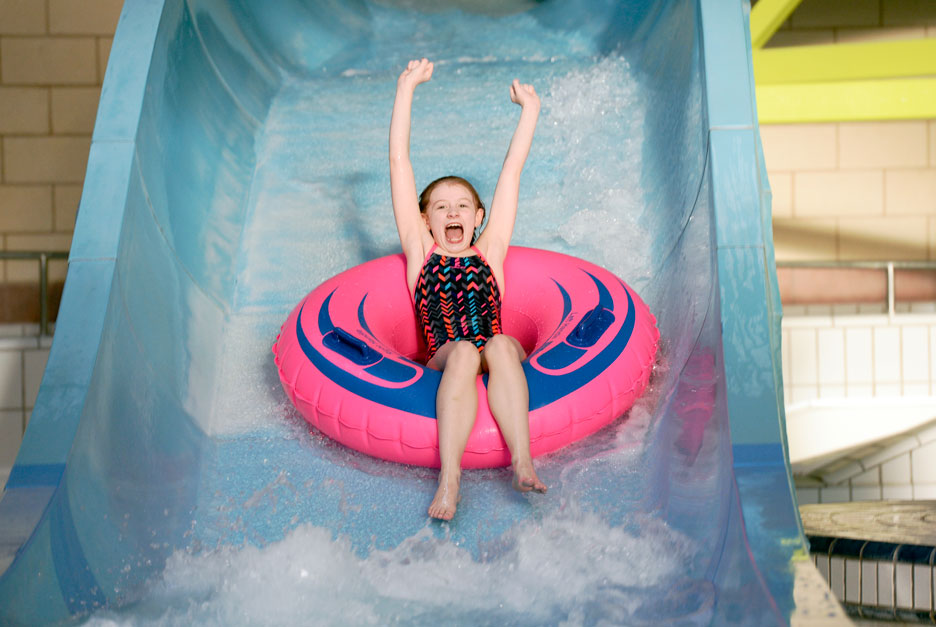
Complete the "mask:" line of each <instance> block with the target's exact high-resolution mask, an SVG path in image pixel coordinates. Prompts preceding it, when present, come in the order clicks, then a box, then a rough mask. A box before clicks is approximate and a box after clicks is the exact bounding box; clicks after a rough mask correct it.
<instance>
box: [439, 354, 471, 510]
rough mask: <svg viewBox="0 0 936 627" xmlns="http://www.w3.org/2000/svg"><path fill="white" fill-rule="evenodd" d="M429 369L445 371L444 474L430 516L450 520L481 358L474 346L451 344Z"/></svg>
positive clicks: (441, 446) (442, 390)
mask: <svg viewBox="0 0 936 627" xmlns="http://www.w3.org/2000/svg"><path fill="white" fill-rule="evenodd" d="M429 366H430V367H432V368H436V369H439V370H442V381H441V383H439V391H438V392H437V393H436V417H437V419H438V423H439V425H438V426H439V456H440V457H441V459H442V470H441V471H440V472H439V488H438V490H437V491H436V494H435V497H434V498H433V499H432V503H431V504H430V505H429V515H430V516H432V517H433V518H441V519H442V520H451V519H452V517H453V516H454V515H455V508H456V506H457V505H458V500H459V485H460V482H461V460H462V455H463V454H464V452H465V446H466V445H467V444H468V437H469V436H470V435H471V429H472V427H474V423H475V418H476V417H477V414H478V388H477V376H478V372H479V370H480V367H481V356H480V355H479V354H478V349H477V348H475V345H474V344H472V343H471V342H449V343H448V344H446V345H445V346H443V347H442V348H440V349H439V352H438V353H436V354H435V356H434V357H433V358H432V360H431V361H430V363H429Z"/></svg>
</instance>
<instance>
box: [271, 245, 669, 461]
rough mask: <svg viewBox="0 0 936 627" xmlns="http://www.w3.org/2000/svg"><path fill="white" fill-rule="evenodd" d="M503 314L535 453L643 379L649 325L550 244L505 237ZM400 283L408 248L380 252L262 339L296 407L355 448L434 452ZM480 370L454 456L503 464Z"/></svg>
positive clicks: (614, 290) (378, 453)
mask: <svg viewBox="0 0 936 627" xmlns="http://www.w3.org/2000/svg"><path fill="white" fill-rule="evenodd" d="M504 276H505V278H504V282H505V286H506V289H505V290H504V298H503V305H502V324H503V330H504V332H505V333H507V334H509V335H512V336H514V337H515V338H517V339H518V340H519V341H520V343H521V344H522V345H523V348H524V349H525V350H526V353H527V355H528V357H527V359H526V360H525V361H524V362H523V368H524V372H525V374H526V377H527V384H528V385H529V388H530V448H531V452H532V454H533V456H534V457H536V456H538V455H542V454H544V453H548V452H550V451H554V450H556V449H558V448H560V447H562V446H565V445H566V444H569V443H570V442H574V441H575V440H578V439H581V438H583V437H585V436H587V435H589V434H591V433H594V432H595V431H597V430H598V429H600V428H601V427H603V426H605V425H607V424H609V423H610V422H612V421H613V420H614V419H616V418H618V417H620V416H622V415H623V414H624V412H626V411H627V410H628V409H629V408H630V407H631V406H632V405H633V404H634V401H636V400H637V398H638V397H639V396H640V394H641V393H642V392H643V390H644V388H645V387H646V385H647V381H648V380H649V378H650V373H651V371H652V369H653V363H654V360H655V357H656V351H657V344H658V342H659V338H660V334H659V331H658V330H657V328H656V319H655V318H654V317H653V314H651V313H650V310H649V309H648V308H647V306H646V305H645V304H644V302H643V301H642V300H640V297H639V296H637V295H636V294H635V293H634V292H633V290H632V289H631V288H630V287H628V286H627V285H626V284H625V283H624V282H623V281H622V280H620V279H619V278H617V277H616V276H614V275H613V274H611V273H610V272H608V271H607V270H605V269H603V268H600V267H598V266H596V265H594V264H592V263H589V262H587V261H583V260H581V259H577V258H575V257H571V256H569V255H563V254H560V253H554V252H549V251H545V250H538V249H533V248H522V247H518V246H512V247H511V248H510V252H509V254H508V255H507V259H506V261H505V263H504ZM424 352H425V345H424V343H423V339H422V337H421V332H420V330H419V328H418V327H417V323H416V315H415V312H414V310H413V301H412V298H411V296H410V294H408V293H407V289H406V260H405V258H404V257H403V255H402V254H399V255H390V256H388V257H382V258H380V259H375V260H373V261H369V262H367V263H364V264H361V265H359V266H356V267H354V268H351V269H349V270H346V271H345V272H342V273H341V274H339V275H337V276H335V277H332V278H331V279H329V280H327V281H325V282H324V283H322V284H321V285H319V286H318V287H317V288H315V289H314V290H312V292H311V293H310V294H309V295H308V296H306V297H305V298H304V299H303V300H302V301H301V302H300V303H299V304H298V305H297V306H296V308H295V309H293V311H292V313H290V314H289V317H288V318H287V319H286V322H285V323H284V324H283V327H282V329H281V330H280V334H279V336H278V337H277V339H276V343H275V344H274V345H273V353H274V355H275V362H276V365H277V368H278V370H279V375H280V380H281V381H282V383H283V388H284V389H285V390H286V394H287V395H288V396H289V399H290V400H291V401H292V403H293V404H294V405H295V406H296V408H297V409H298V410H299V412H300V413H301V414H302V415H303V417H305V419H306V420H307V421H308V422H309V423H310V424H312V425H313V426H315V427H316V428H317V429H319V430H320V431H322V432H323V433H325V434H326V435H328V436H329V437H331V438H333V439H335V440H337V441H338V442H341V443H342V444H344V445H345V446H348V447H350V448H353V449H356V450H358V451H361V452H364V453H367V454H369V455H373V456H374V457H379V458H381V459H386V460H389V461H394V462H400V463H404V464H415V465H419V466H430V467H436V468H437V467H438V466H439V444H438V428H437V426H436V410H435V396H436V390H437V388H438V385H439V380H440V379H441V373H439V372H438V371H435V370H432V369H430V368H427V367H426V366H425V365H423V363H422V359H423V355H424ZM486 383H487V375H486V374H485V375H479V376H478V380H477V386H478V418H477V421H476V422H475V425H474V429H473V430H472V432H471V437H470V438H469V440H468V446H467V448H466V450H465V454H464V457H463V458H462V466H463V467H465V468H491V467H498V466H507V465H509V464H510V452H509V451H508V449H507V445H506V443H505V442H504V439H503V438H502V437H501V433H500V430H499V429H498V427H497V424H496V422H495V421H494V417H493V416H492V415H491V411H490V408H489V407H488V402H487V388H486Z"/></svg>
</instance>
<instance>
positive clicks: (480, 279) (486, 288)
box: [413, 246, 501, 361]
mask: <svg viewBox="0 0 936 627" xmlns="http://www.w3.org/2000/svg"><path fill="white" fill-rule="evenodd" d="M435 249H436V247H435V246H433V247H432V250H430V251H429V255H428V256H427V257H426V261H425V262H424V263H423V267H422V270H420V272H419V278H418V279H416V290H415V293H414V295H413V300H414V302H415V305H416V317H417V319H418V320H419V323H420V324H421V325H422V329H423V335H424V337H425V338H426V347H427V348H428V351H427V356H426V361H428V360H430V359H432V357H433V355H435V354H436V351H437V350H439V349H440V348H442V347H443V346H444V345H445V344H446V343H448V342H451V341H452V340H467V341H469V342H472V343H473V344H474V345H475V346H477V347H478V351H481V350H483V349H484V345H485V343H487V341H488V340H489V339H491V338H492V337H493V336H494V335H497V334H498V333H500V332H501V295H500V290H499V289H498V287H497V281H496V280H495V279H494V274H493V273H492V272H491V266H489V265H488V263H487V261H486V260H485V259H484V257H483V256H481V253H480V252H479V251H478V249H476V248H475V247H474V246H472V247H471V250H473V251H474V253H475V254H474V255H473V256H471V257H444V256H442V255H440V254H438V253H436V252H434V251H435Z"/></svg>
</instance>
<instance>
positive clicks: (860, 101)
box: [756, 77, 936, 124]
mask: <svg viewBox="0 0 936 627" xmlns="http://www.w3.org/2000/svg"><path fill="white" fill-rule="evenodd" d="M756 90H757V113H758V118H759V120H760V122H761V123H762V124H793V123H802V122H844V121H866V120H908V119H921V118H930V119H932V118H936V77H924V78H895V79H877V80H860V81H838V82H829V83H797V84H786V85H757V87H756Z"/></svg>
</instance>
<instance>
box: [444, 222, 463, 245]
mask: <svg viewBox="0 0 936 627" xmlns="http://www.w3.org/2000/svg"><path fill="white" fill-rule="evenodd" d="M464 236H465V229H464V227H462V225H460V224H447V225H445V239H446V240H447V241H448V242H449V243H450V244H457V243H458V242H460V241H461V240H462V238H464Z"/></svg>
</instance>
